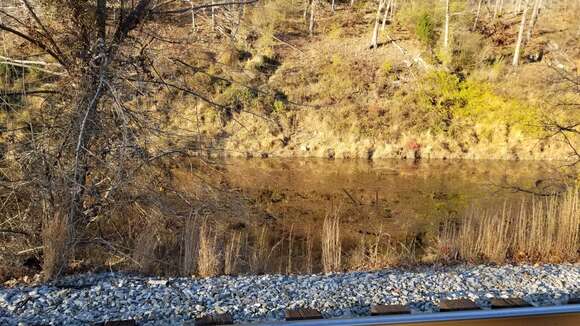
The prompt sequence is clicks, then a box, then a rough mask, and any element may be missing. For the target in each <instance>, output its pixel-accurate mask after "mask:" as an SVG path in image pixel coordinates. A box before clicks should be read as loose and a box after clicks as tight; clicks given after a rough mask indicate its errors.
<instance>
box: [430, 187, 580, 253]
mask: <svg viewBox="0 0 580 326" xmlns="http://www.w3.org/2000/svg"><path fill="white" fill-rule="evenodd" d="M579 197H580V195H579V189H578V188H574V189H570V190H568V191H567V192H565V193H564V194H562V195H561V196H559V197H556V196H555V197H550V198H546V199H540V200H538V199H534V200H532V201H531V202H530V203H527V202H525V201H522V204H521V206H520V207H519V208H518V209H517V210H513V209H510V208H507V207H504V208H503V209H502V210H499V211H486V210H474V211H473V212H472V214H470V215H469V216H468V217H466V218H465V219H463V220H461V221H459V222H452V221H451V222H447V223H446V224H445V225H444V227H443V228H442V229H441V231H440V233H439V237H438V241H437V248H436V251H437V254H438V256H439V258H441V259H443V260H456V259H460V260H466V261H470V262H477V261H491V262H495V263H502V262H505V261H507V260H509V259H513V260H516V261H547V262H561V261H576V260H577V259H578V242H579V239H580V238H579V232H580V230H579V228H580V210H579V205H578V198H579Z"/></svg>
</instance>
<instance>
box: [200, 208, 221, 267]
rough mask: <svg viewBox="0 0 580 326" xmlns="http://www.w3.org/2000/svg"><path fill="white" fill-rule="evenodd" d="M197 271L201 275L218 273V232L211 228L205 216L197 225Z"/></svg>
mask: <svg viewBox="0 0 580 326" xmlns="http://www.w3.org/2000/svg"><path fill="white" fill-rule="evenodd" d="M197 272H198V274H199V275H200V276H202V277H209V276H216V275H218V274H219V273H220V251H219V248H218V234H217V232H215V230H213V229H212V227H211V225H210V224H209V222H208V220H207V218H205V219H204V220H203V221H202V222H201V226H200V227H199V252H198V257H197Z"/></svg>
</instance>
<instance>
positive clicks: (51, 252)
mask: <svg viewBox="0 0 580 326" xmlns="http://www.w3.org/2000/svg"><path fill="white" fill-rule="evenodd" d="M70 236H72V235H71V234H70V228H69V225H68V223H67V220H66V218H65V217H62V216H55V217H54V218H51V219H49V218H47V219H45V220H44V225H43V229H42V242H43V246H44V247H43V252H44V261H43V266H42V269H43V272H44V277H45V279H46V280H49V279H52V278H54V277H56V276H58V275H61V274H62V273H63V272H64V270H65V269H66V267H67V264H66V262H67V261H68V257H70V256H71V255H72V251H73V250H74V248H73V247H72V246H71V243H70V241H69V239H70Z"/></svg>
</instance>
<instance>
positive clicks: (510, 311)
mask: <svg viewBox="0 0 580 326" xmlns="http://www.w3.org/2000/svg"><path fill="white" fill-rule="evenodd" d="M568 314H579V315H578V321H579V324H580V304H568V305H562V306H548V307H525V308H506V309H493V310H470V311H455V312H435V313H421V314H412V315H389V316H373V317H360V318H331V319H316V320H300V321H288V322H283V321H273V322H265V323H258V324H253V325H260V326H266V325H291V326H313V325H321V326H347V325H352V326H370V325H398V324H420V323H435V322H453V321H470V320H473V321H475V320H489V321H490V322H491V320H492V319H502V318H518V317H520V318H521V317H524V318H526V317H530V318H531V317H542V316H545V317H549V316H552V315H568Z"/></svg>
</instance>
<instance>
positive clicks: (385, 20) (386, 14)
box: [381, 0, 393, 30]
mask: <svg viewBox="0 0 580 326" xmlns="http://www.w3.org/2000/svg"><path fill="white" fill-rule="evenodd" d="M392 3H393V0H388V2H387V9H385V12H384V14H383V23H382V24H381V30H384V29H385V26H386V25H387V19H388V16H389V11H390V10H391V4H392Z"/></svg>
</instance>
